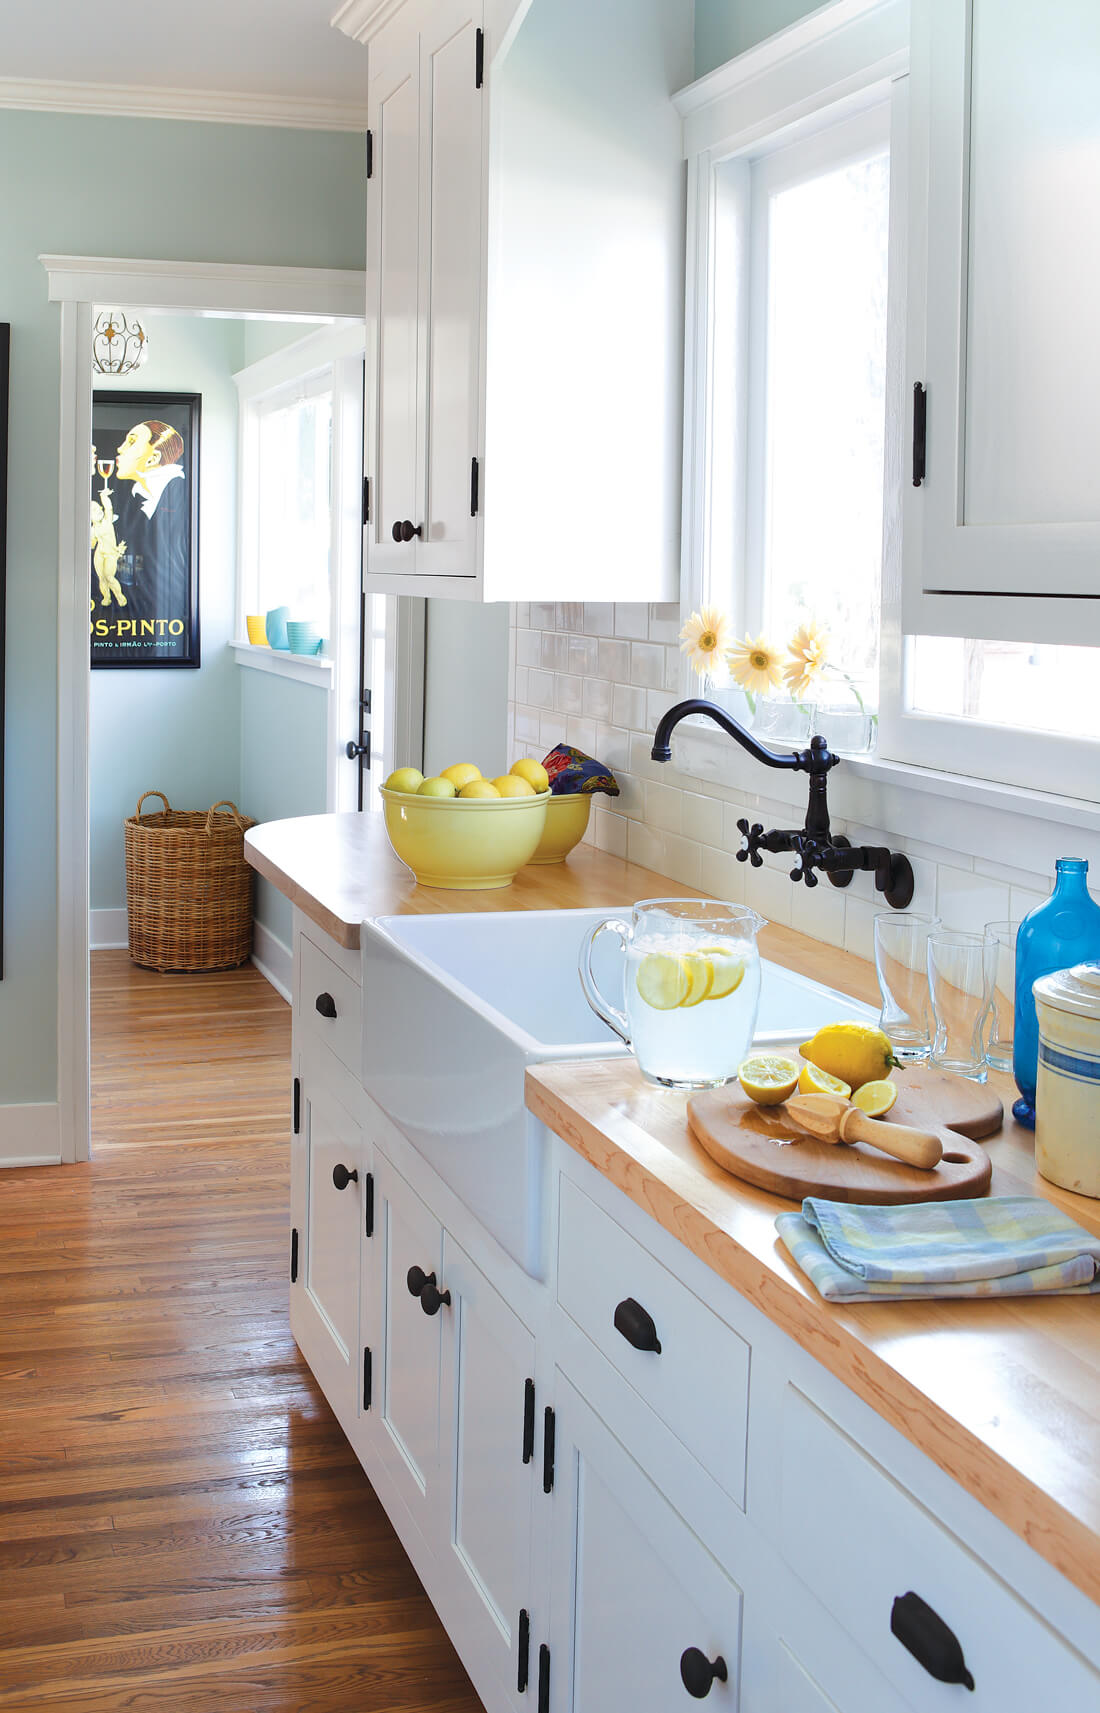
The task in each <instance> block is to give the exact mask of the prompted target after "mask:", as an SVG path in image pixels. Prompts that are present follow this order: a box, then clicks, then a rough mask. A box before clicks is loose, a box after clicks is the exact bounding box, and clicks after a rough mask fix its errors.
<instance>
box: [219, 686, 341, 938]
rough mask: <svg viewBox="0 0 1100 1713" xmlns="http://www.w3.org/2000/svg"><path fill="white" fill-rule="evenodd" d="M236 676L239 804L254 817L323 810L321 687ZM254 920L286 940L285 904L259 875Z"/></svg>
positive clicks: (263, 818) (324, 729) (325, 717)
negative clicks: (238, 705) (239, 689)
mask: <svg viewBox="0 0 1100 1713" xmlns="http://www.w3.org/2000/svg"><path fill="white" fill-rule="evenodd" d="M239 677H240V685H241V806H242V808H246V809H247V812H248V814H250V815H251V816H252V817H253V818H254V819H255V820H257V821H280V820H283V819H284V818H285V817H289V816H292V815H323V814H324V812H325V759H326V758H325V745H326V743H327V741H328V723H327V722H328V710H327V699H326V693H325V691H324V690H321V689H319V688H318V687H317V686H316V685H313V684H300V683H298V682H296V681H295V680H293V679H287V678H276V677H274V675H273V674H271V673H269V672H257V671H255V670H254V669H253V668H251V667H241V668H240V669H239ZM256 920H257V921H258V922H262V923H263V925H264V927H266V928H270V930H271V932H272V933H273V934H274V935H275V937H276V939H279V940H281V941H282V942H283V944H284V946H289V945H290V944H291V920H292V912H291V907H290V904H289V902H288V901H287V899H285V898H284V897H283V896H282V894H281V893H279V892H277V891H276V890H275V888H274V887H273V886H270V885H269V884H268V882H267V881H266V880H262V879H261V878H260V877H259V876H257V879H256Z"/></svg>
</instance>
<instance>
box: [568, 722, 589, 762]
mask: <svg viewBox="0 0 1100 1713" xmlns="http://www.w3.org/2000/svg"><path fill="white" fill-rule="evenodd" d="M565 740H566V742H567V743H571V744H572V745H573V746H574V748H575V749H583V751H584V753H585V755H591V754H592V752H593V750H594V749H595V747H596V722H595V721H594V720H578V719H577V718H576V717H575V716H571V717H570V718H569V719H568V720H567V721H566V722H565Z"/></svg>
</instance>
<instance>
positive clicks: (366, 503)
mask: <svg viewBox="0 0 1100 1713" xmlns="http://www.w3.org/2000/svg"><path fill="white" fill-rule="evenodd" d="M369 522H370V477H369V476H364V477H363V527H364V529H365V528H366V526H367V524H368V523H369Z"/></svg>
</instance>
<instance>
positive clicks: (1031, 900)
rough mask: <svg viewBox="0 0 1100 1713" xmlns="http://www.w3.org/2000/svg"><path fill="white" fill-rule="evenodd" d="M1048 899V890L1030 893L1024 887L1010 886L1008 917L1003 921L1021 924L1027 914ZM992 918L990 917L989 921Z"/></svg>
mask: <svg viewBox="0 0 1100 1713" xmlns="http://www.w3.org/2000/svg"><path fill="white" fill-rule="evenodd" d="M1049 897H1050V889H1049V888H1048V889H1047V890H1046V892H1031V891H1029V890H1028V889H1027V887H1024V886H1010V887H1009V889H1008V915H1007V916H1006V917H1005V921H1012V922H1022V921H1023V919H1024V917H1025V916H1026V915H1028V913H1029V912H1030V911H1032V910H1034V909H1036V908H1037V906H1038V905H1040V904H1044V903H1045V902H1046V900H1047V899H1048V898H1049ZM992 920H993V918H992V917H990V921H992Z"/></svg>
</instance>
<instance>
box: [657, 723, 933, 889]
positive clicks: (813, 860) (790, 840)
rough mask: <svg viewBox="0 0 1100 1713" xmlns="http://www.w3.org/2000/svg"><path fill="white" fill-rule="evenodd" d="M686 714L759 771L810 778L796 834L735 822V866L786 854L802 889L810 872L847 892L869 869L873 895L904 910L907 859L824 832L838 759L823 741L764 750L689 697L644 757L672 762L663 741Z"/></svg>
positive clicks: (909, 875)
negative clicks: (699, 717)
mask: <svg viewBox="0 0 1100 1713" xmlns="http://www.w3.org/2000/svg"><path fill="white" fill-rule="evenodd" d="M691 714H705V715H706V717H707V719H708V720H713V721H714V723H715V725H716V726H720V727H721V728H722V730H723V731H724V732H726V733H727V734H728V735H729V736H730V737H731V738H733V740H734V742H735V743H739V744H740V745H741V748H742V749H747V750H748V752H749V754H750V755H751V756H754V757H755V759H756V760H757V761H759V762H762V763H763V765H764V766H765V767H784V768H788V769H790V770H791V771H792V772H794V773H808V774H809V776H810V798H809V802H808V803H807V805H806V825H805V826H804V827H803V828H802V829H801V830H800V831H797V832H796V831H793V830H780V829H777V828H773V829H772V830H771V831H769V832H765V830H764V828H763V827H762V826H761V825H760V824H759V822H757V823H755V824H754V825H752V826H751V827H750V825H749V823H748V821H745V820H741V821H738V823H737V826H738V830H739V831H740V833H741V849H740V850H739V851H738V852H737V860H738V862H751V863H752V865H753V867H754V868H760V867H761V866H762V864H763V861H764V859H763V857H762V856H761V855H760V852H761V851H762V850H763V851H772V852H773V853H774V852H779V851H791V852H793V853H794V855H795V856H797V858H798V863H797V865H796V866H795V867H794V868H792V870H791V879H792V880H804V881H805V882H806V885H807V886H816V885H817V875H816V873H815V872H814V871H815V869H820V870H821V872H822V874H825V875H827V876H828V878H829V880H830V881H831V882H832V884H833V885H834V886H850V885H851V882H852V876H853V874H854V873H855V872H856V870H857V869H870V870H872V871H873V872H874V876H875V886H876V888H877V890H878V891H879V892H881V893H882V895H883V897H884V898H885V900H886V902H887V904H889V905H890V907H891V909H892V910H904V909H906V907H907V906H908V905H909V904H910V903H911V902H912V899H913V869H912V866H911V864H910V862H909V858H908V857H906V856H902V855H901V854H900V852H898V851H888V850H886V849H885V848H884V847H883V846H880V845H852V844H850V843H849V841H848V840H847V839H846V838H845V837H844V835H843V833H838V834H837V835H836V836H835V837H834V836H833V835H832V833H831V832H830V830H829V802H828V797H827V795H826V781H827V779H828V775H829V769H830V768H833V767H836V766H838V765H839V762H840V759H841V758H840V756H839V755H833V753H832V751H831V750H830V749H829V746H828V744H827V743H826V741H825V739H824V738H823V737H815V738H811V739H810V747H809V749H797V750H790V751H788V752H786V753H780V752H777V751H776V750H773V749H766V748H765V746H764V745H763V744H762V743H758V742H757V740H756V738H754V737H753V735H752V733H751V732H747V731H746V730H745V728H744V726H741V725H738V723H737V721H736V720H735V719H733V718H731V716H730V715H729V714H727V713H726V712H725V711H724V709H722V708H719V707H716V706H715V704H714V703H713V702H705V701H703V700H702V699H701V698H700V697H693V698H692V699H691V700H690V701H687V702H677V703H676V706H675V707H674V708H670V709H669V711H668V713H667V714H665V715H663V716H662V718H661V720H660V722H659V723H658V726H657V730H656V731H655V732H654V734H653V748H652V750H651V751H650V754H651V755H652V757H653V759H654V761H670V760H671V759H672V748H671V745H670V743H669V739H670V738H671V736H672V733H673V732H674V731H675V729H676V727H677V726H678V725H679V724H680V721H681V720H686V719H687V718H688V717H689V715H691Z"/></svg>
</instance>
